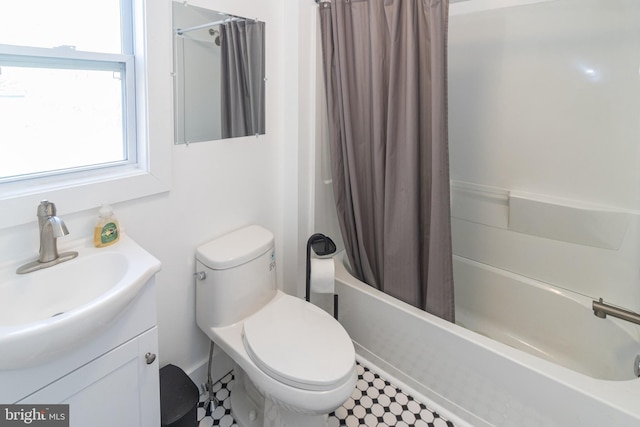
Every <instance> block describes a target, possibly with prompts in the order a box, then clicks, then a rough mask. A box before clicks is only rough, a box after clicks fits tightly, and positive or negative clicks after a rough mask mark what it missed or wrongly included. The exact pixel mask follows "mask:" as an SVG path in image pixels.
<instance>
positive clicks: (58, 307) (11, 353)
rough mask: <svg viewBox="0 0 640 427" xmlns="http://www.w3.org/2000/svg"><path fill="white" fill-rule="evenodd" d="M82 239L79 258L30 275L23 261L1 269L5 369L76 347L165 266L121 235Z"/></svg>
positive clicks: (0, 355)
mask: <svg viewBox="0 0 640 427" xmlns="http://www.w3.org/2000/svg"><path fill="white" fill-rule="evenodd" d="M91 243H92V242H89V241H79V242H77V244H76V245H74V246H72V247H67V246H65V248H64V249H65V250H74V251H77V252H78V257H77V258H75V259H72V260H69V261H66V262H64V263H61V264H58V265H55V266H53V267H49V268H46V269H43V270H38V271H35V272H32V273H28V274H22V275H18V274H16V273H15V270H16V266H17V265H20V264H23V263H24V260H20V262H17V263H15V264H14V263H11V264H7V265H4V266H1V267H0V370H1V369H20V368H27V367H31V366H35V365H38V364H41V363H44V362H47V361H49V360H52V359H54V358H56V357H58V356H60V355H62V354H64V353H65V352H68V351H70V350H72V349H75V348H76V347H77V346H78V345H79V344H82V343H83V342H84V341H86V340H87V339H89V338H91V337H92V336H95V335H96V334H97V333H98V332H100V330H101V329H102V328H104V327H106V326H107V325H108V324H109V323H110V322H111V321H112V320H113V319H114V318H115V317H116V316H117V315H118V314H119V313H120V312H121V311H122V310H123V309H124V308H125V307H126V306H127V304H128V303H129V302H130V301H131V300H133V299H134V298H135V296H136V295H137V294H138V293H139V292H140V290H141V289H142V288H143V287H144V285H145V284H146V283H147V281H148V280H149V279H151V277H152V276H153V275H154V274H155V273H157V272H158V271H159V270H160V261H158V260H157V259H156V258H154V257H153V256H152V255H151V254H149V253H148V252H146V251H145V250H144V249H142V248H141V247H140V246H139V245H138V244H136V243H135V242H134V241H133V240H131V239H129V238H127V237H126V236H122V237H121V239H120V241H119V242H118V243H116V244H114V245H112V246H109V247H106V248H100V249H97V248H94V247H93V246H92V245H91Z"/></svg>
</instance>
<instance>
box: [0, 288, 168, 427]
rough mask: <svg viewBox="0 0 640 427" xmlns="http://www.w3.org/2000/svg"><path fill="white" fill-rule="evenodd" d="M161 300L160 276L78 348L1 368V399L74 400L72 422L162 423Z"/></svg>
mask: <svg viewBox="0 0 640 427" xmlns="http://www.w3.org/2000/svg"><path fill="white" fill-rule="evenodd" d="M155 304H156V302H155V276H154V277H152V278H151V279H150V280H149V281H148V282H147V284H146V285H145V286H144V288H143V289H142V291H141V292H140V294H139V295H137V296H136V298H135V299H134V300H133V301H132V302H131V303H130V304H129V305H128V307H127V308H126V309H125V310H124V311H123V312H122V313H120V314H119V315H118V317H117V318H116V319H115V320H114V321H113V322H112V323H111V324H110V325H108V326H106V328H103V329H102V331H101V332H100V333H98V334H96V336H95V337H94V338H92V339H91V340H89V341H88V342H86V343H84V344H82V345H81V346H79V347H78V349H77V350H73V351H71V352H69V353H68V354H66V355H64V356H63V357H61V358H59V359H57V360H54V361H51V362H49V363H46V364H44V365H42V366H36V367H33V368H26V369H18V370H4V371H3V370H0V402H2V403H19V404H38V405H41V404H58V403H63V404H69V420H70V426H71V427H86V426H92V427H113V426H118V427H141V426H142V427H158V426H159V425H160V385H159V366H158V359H157V352H158V336H157V326H156V310H155ZM9 385H11V386H9Z"/></svg>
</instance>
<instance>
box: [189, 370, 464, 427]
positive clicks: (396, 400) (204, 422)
mask: <svg viewBox="0 0 640 427" xmlns="http://www.w3.org/2000/svg"><path fill="white" fill-rule="evenodd" d="M357 368H358V382H357V384H356V388H355V389H354V391H353V394H352V395H351V397H350V398H349V399H348V400H347V401H346V402H345V403H344V405H343V406H341V407H340V408H338V409H336V411H335V412H333V413H331V414H330V415H329V427H339V426H347V427H387V426H399V427H400V426H415V427H454V426H453V424H452V423H451V422H450V421H447V420H445V419H444V418H442V417H441V416H440V415H438V413H437V412H435V411H432V410H430V409H429V408H427V407H426V406H425V405H424V404H422V403H420V402H418V401H417V400H415V399H414V398H413V397H411V396H410V395H408V394H406V393H404V392H403V391H402V390H400V389H399V388H398V387H396V386H394V385H393V384H391V383H390V382H389V381H387V380H385V379H384V378H382V377H380V375H378V374H377V373H375V372H373V371H372V370H370V369H369V368H367V367H366V366H364V365H362V364H360V363H358V367H357ZM213 390H214V392H215V393H216V398H218V400H219V401H220V405H219V406H218V407H216V408H215V409H214V411H213V413H212V412H211V408H204V407H203V405H204V398H205V397H206V396H205V395H203V396H201V398H200V399H201V402H200V407H199V408H198V420H199V422H200V424H199V427H210V426H223V427H237V424H236V423H235V421H234V420H233V417H232V416H231V409H230V405H229V402H230V399H229V396H230V393H232V392H233V372H230V373H228V374H227V375H226V376H225V377H224V378H223V379H221V380H220V381H218V382H217V383H216V384H215V385H214V387H213ZM300 427H304V426H300Z"/></svg>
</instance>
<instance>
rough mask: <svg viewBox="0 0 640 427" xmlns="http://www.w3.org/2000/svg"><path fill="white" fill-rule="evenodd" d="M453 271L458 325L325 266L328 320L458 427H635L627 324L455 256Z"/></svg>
mask: <svg viewBox="0 0 640 427" xmlns="http://www.w3.org/2000/svg"><path fill="white" fill-rule="evenodd" d="M454 271H455V278H456V312H457V313H456V316H457V321H458V322H460V323H461V324H463V325H464V326H465V327H466V328H463V327H461V326H458V325H454V324H451V323H449V322H446V321H444V320H442V319H439V318H437V317H435V316H432V315H430V314H428V313H425V312H423V311H421V310H418V309H416V308H414V307H412V306H409V305H407V304H404V303H402V302H400V301H398V300H396V299H394V298H392V297H390V296H388V295H385V294H383V293H381V292H379V291H377V290H375V289H373V288H371V287H370V286H368V285H366V284H364V283H362V282H360V281H358V280H357V279H355V278H354V277H352V276H351V275H350V274H349V272H348V270H347V269H346V268H345V266H344V265H343V262H342V257H341V256H338V257H336V293H337V294H338V295H339V301H340V302H339V317H340V319H339V320H340V322H341V323H342V324H343V325H344V327H345V328H346V330H347V331H348V332H349V334H350V335H351V337H352V339H353V341H354V343H355V344H356V349H357V352H358V354H359V355H360V356H361V357H363V358H364V359H366V360H368V361H370V362H371V363H373V364H374V365H377V366H378V367H380V368H381V369H383V370H384V371H386V372H387V373H389V374H391V375H392V376H394V377H395V378H396V379H399V380H400V381H401V382H403V383H404V384H406V385H407V386H408V387H409V388H411V389H413V391H414V392H417V393H418V394H419V395H422V396H421V397H423V398H424V399H425V400H427V402H425V403H427V404H428V403H431V404H432V405H434V406H435V407H436V408H437V409H438V410H440V411H441V412H442V414H443V416H445V418H446V417H447V416H449V418H450V419H451V420H452V421H453V422H454V423H456V426H457V427H460V426H462V425H471V426H487V425H496V426H509V427H511V426H563V427H566V426H580V427H583V426H594V427H595V426H598V427H602V426H638V425H640V379H637V378H635V376H634V373H633V363H634V359H635V356H636V355H637V354H640V344H639V340H638V338H637V329H636V327H635V326H634V325H629V324H626V323H624V322H619V321H617V319H611V318H609V317H608V318H607V319H606V320H603V319H598V318H596V317H595V316H594V315H593V312H592V311H591V308H590V301H591V300H589V299H587V298H583V297H580V296H576V295H574V296H568V293H566V292H564V291H560V290H558V289H554V288H553V287H550V286H548V285H544V284H542V283H539V282H535V281H533V280H530V279H526V278H524V277H522V276H517V275H514V274H509V273H506V272H504V271H502V270H498V269H493V268H490V267H487V266H485V265H483V264H478V263H475V262H471V261H468V260H464V259H462V258H457V257H456V258H455V259H454ZM473 330H475V331H477V332H473ZM489 336H491V337H492V338H493V339H492V338H489ZM497 340H501V341H504V343H503V342H499V341H497ZM507 344H508V345H507ZM514 347H517V348H514ZM522 350H527V351H529V352H530V353H533V354H536V355H537V356H540V357H537V356H534V355H532V354H529V353H527V352H525V351H522ZM417 397H420V396H417Z"/></svg>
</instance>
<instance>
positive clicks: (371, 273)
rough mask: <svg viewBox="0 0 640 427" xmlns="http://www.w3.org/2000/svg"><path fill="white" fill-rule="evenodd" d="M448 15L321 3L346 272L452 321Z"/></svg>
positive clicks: (419, 2)
mask: <svg viewBox="0 0 640 427" xmlns="http://www.w3.org/2000/svg"><path fill="white" fill-rule="evenodd" d="M447 19H448V1H447V0H443V1H440V0H332V1H331V2H322V3H320V25H321V30H322V50H323V63H324V75H325V85H326V95H327V104H328V114H329V140H330V147H331V150H330V151H331V162H332V167H331V169H332V176H333V190H334V195H335V198H336V207H337V211H338V218H339V221H340V227H341V231H342V235H343V238H344V241H345V246H346V250H347V254H348V257H349V260H350V262H351V265H352V267H353V269H354V273H355V274H356V275H357V276H359V278H360V279H361V280H363V281H365V282H366V283H368V284H369V285H371V286H374V287H376V288H378V289H380V290H382V291H384V292H385V293H388V294H390V295H392V296H394V297H396V298H398V299H400V300H402V301H405V302H407V303H409V304H412V305H414V306H416V307H419V308H422V309H424V310H426V311H428V312H430V313H432V314H435V315H437V316H440V317H442V318H444V319H447V320H450V321H454V295H453V273H452V259H451V224H450V222H451V220H450V207H449V204H450V203H449V163H448V162H449V160H448V140H447V138H448V136H447V81H446V76H447V47H446V40H447Z"/></svg>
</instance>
